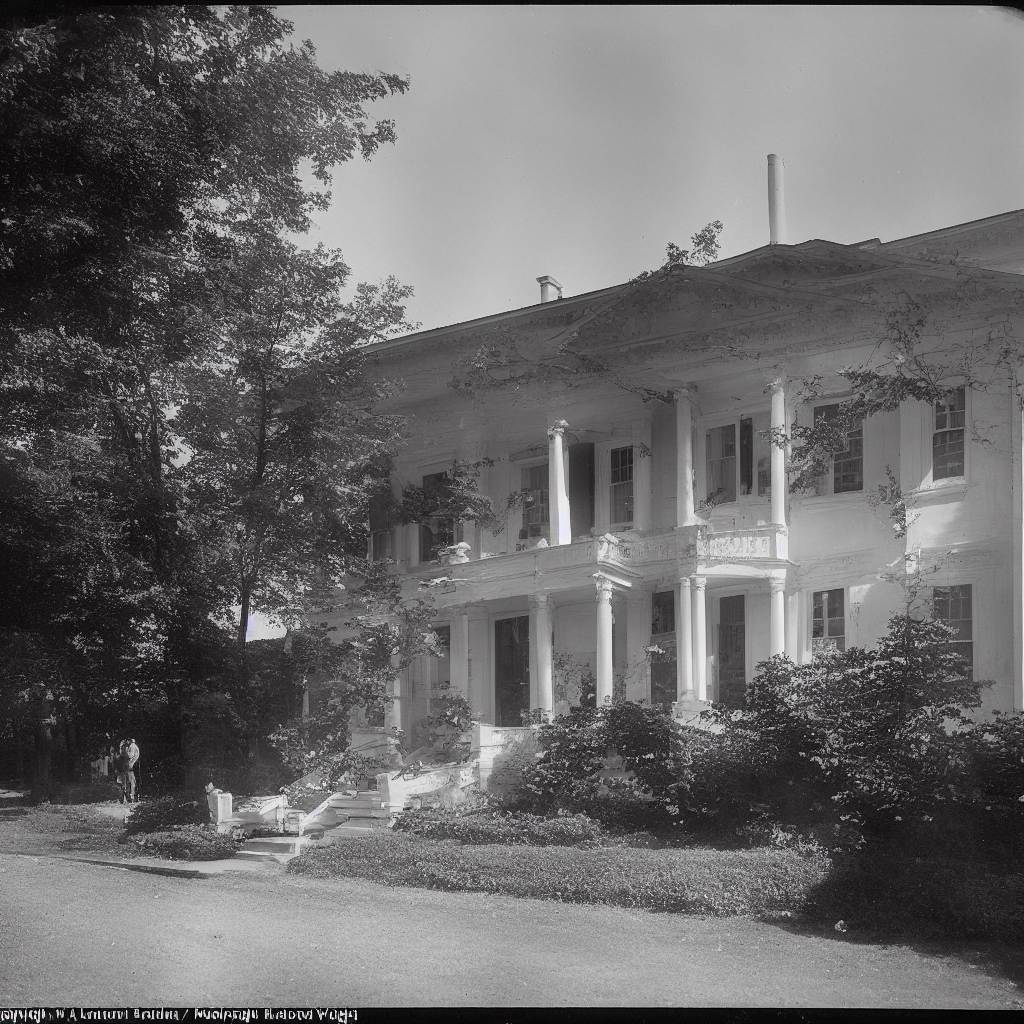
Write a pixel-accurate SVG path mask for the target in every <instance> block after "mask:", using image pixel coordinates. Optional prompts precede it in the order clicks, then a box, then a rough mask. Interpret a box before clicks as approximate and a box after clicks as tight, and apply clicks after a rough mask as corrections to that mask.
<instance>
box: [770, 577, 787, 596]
mask: <svg viewBox="0 0 1024 1024" xmlns="http://www.w3.org/2000/svg"><path fill="white" fill-rule="evenodd" d="M768 590H769V592H770V593H772V594H784V593H785V592H786V581H785V580H780V579H776V578H775V577H774V576H772V577H771V578H770V579H769V580H768Z"/></svg>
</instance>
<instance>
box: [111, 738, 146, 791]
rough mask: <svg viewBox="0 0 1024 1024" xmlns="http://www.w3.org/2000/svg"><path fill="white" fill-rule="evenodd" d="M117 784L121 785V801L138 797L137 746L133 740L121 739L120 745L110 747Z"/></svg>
mask: <svg viewBox="0 0 1024 1024" xmlns="http://www.w3.org/2000/svg"><path fill="white" fill-rule="evenodd" d="M110 759H111V762H112V763H113V765H114V773H115V774H116V776H117V784H118V785H119V786H120V787H121V803H123V804H124V803H129V804H130V803H133V802H136V801H137V800H138V799H139V779H138V774H139V747H138V744H137V743H136V742H135V740H121V746H120V747H114V746H113V745H111V747H110Z"/></svg>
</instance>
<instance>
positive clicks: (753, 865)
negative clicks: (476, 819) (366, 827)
mask: <svg viewBox="0 0 1024 1024" xmlns="http://www.w3.org/2000/svg"><path fill="white" fill-rule="evenodd" d="M828 868H829V862H828V861H827V860H825V859H824V858H820V857H807V856H800V855H798V854H795V853H792V852H788V851H775V850H743V851H707V850H645V849H635V848H622V847H614V848H601V849H580V848H573V847H570V848H565V847H532V846H506V845H503V844H493V845H486V846H464V845H462V844H461V843H457V842H453V841H451V840H445V841H440V840H427V839H420V838H418V837H416V836H412V835H409V834H408V833H405V834H403V833H396V834H387V835H370V836H367V837H366V838H358V839H346V840H342V841H340V842H336V843H334V844H332V845H331V846H328V847H324V848H322V849H315V850H309V851H308V852H304V853H303V854H302V856H300V857H297V858H296V859H295V860H293V861H291V862H290V863H289V864H288V871H289V873H292V874H299V875H310V876H311V877H315V878H368V879H371V880H373V881H376V882H380V883H383V884H386V885H413V886H421V887H424V888H430V889H444V890H449V891H456V892H460V891H461V892H488V893H502V894H505V895H508V896H517V897H520V898H528V899H550V900H559V901H561V902H564V903H599V904H607V905H611V906H621V907H630V908H636V909H648V910H661V911H670V912H674V913H684V914H709V915H714V916H724V915H729V914H759V913H765V912H770V911H780V910H793V909H794V908H797V907H799V906H800V905H801V903H802V902H803V900H804V899H805V898H806V896H807V895H808V894H809V893H810V892H811V891H812V890H813V889H814V887H815V886H816V885H819V884H820V883H821V882H822V881H823V880H824V878H825V877H826V875H827V872H828Z"/></svg>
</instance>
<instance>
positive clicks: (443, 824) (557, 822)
mask: <svg viewBox="0 0 1024 1024" xmlns="http://www.w3.org/2000/svg"><path fill="white" fill-rule="evenodd" d="M395 830H396V831H398V832H410V833H413V834H414V835H417V836H419V837H420V838H421V839H451V840H454V841H455V842H458V843H462V844H464V845H486V844H502V845H506V846H508V845H521V846H575V845H577V844H579V843H596V842H598V841H599V840H600V839H602V838H603V837H604V830H603V829H602V828H601V826H600V824H599V823H598V822H596V821H593V820H592V819H590V818H588V817H587V816H586V815H585V814H574V815H559V816H557V817H553V818H545V817H541V816H539V815H536V814H526V813H522V812H515V811H505V812H502V811H484V812H480V813H476V814H450V813H445V812H444V811H438V810H433V809H431V810H420V811H409V812H406V813H405V814H403V815H402V816H401V817H400V818H398V820H397V821H396V823H395Z"/></svg>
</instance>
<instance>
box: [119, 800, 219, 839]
mask: <svg viewBox="0 0 1024 1024" xmlns="http://www.w3.org/2000/svg"><path fill="white" fill-rule="evenodd" d="M209 820H210V809H209V806H208V805H207V803H206V801H205V800H202V801H200V800H188V799H182V798H181V797H174V796H162V797H160V798H159V799H158V800H148V801H146V802H144V803H140V804H136V805H135V807H134V808H133V809H132V812H131V814H129V816H128V819H127V821H125V823H124V831H125V835H129V836H132V835H138V834H139V833H142V832H150V833H151V832H165V831H167V830H168V829H170V828H172V827H173V826H175V825H205V824H207V823H209Z"/></svg>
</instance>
